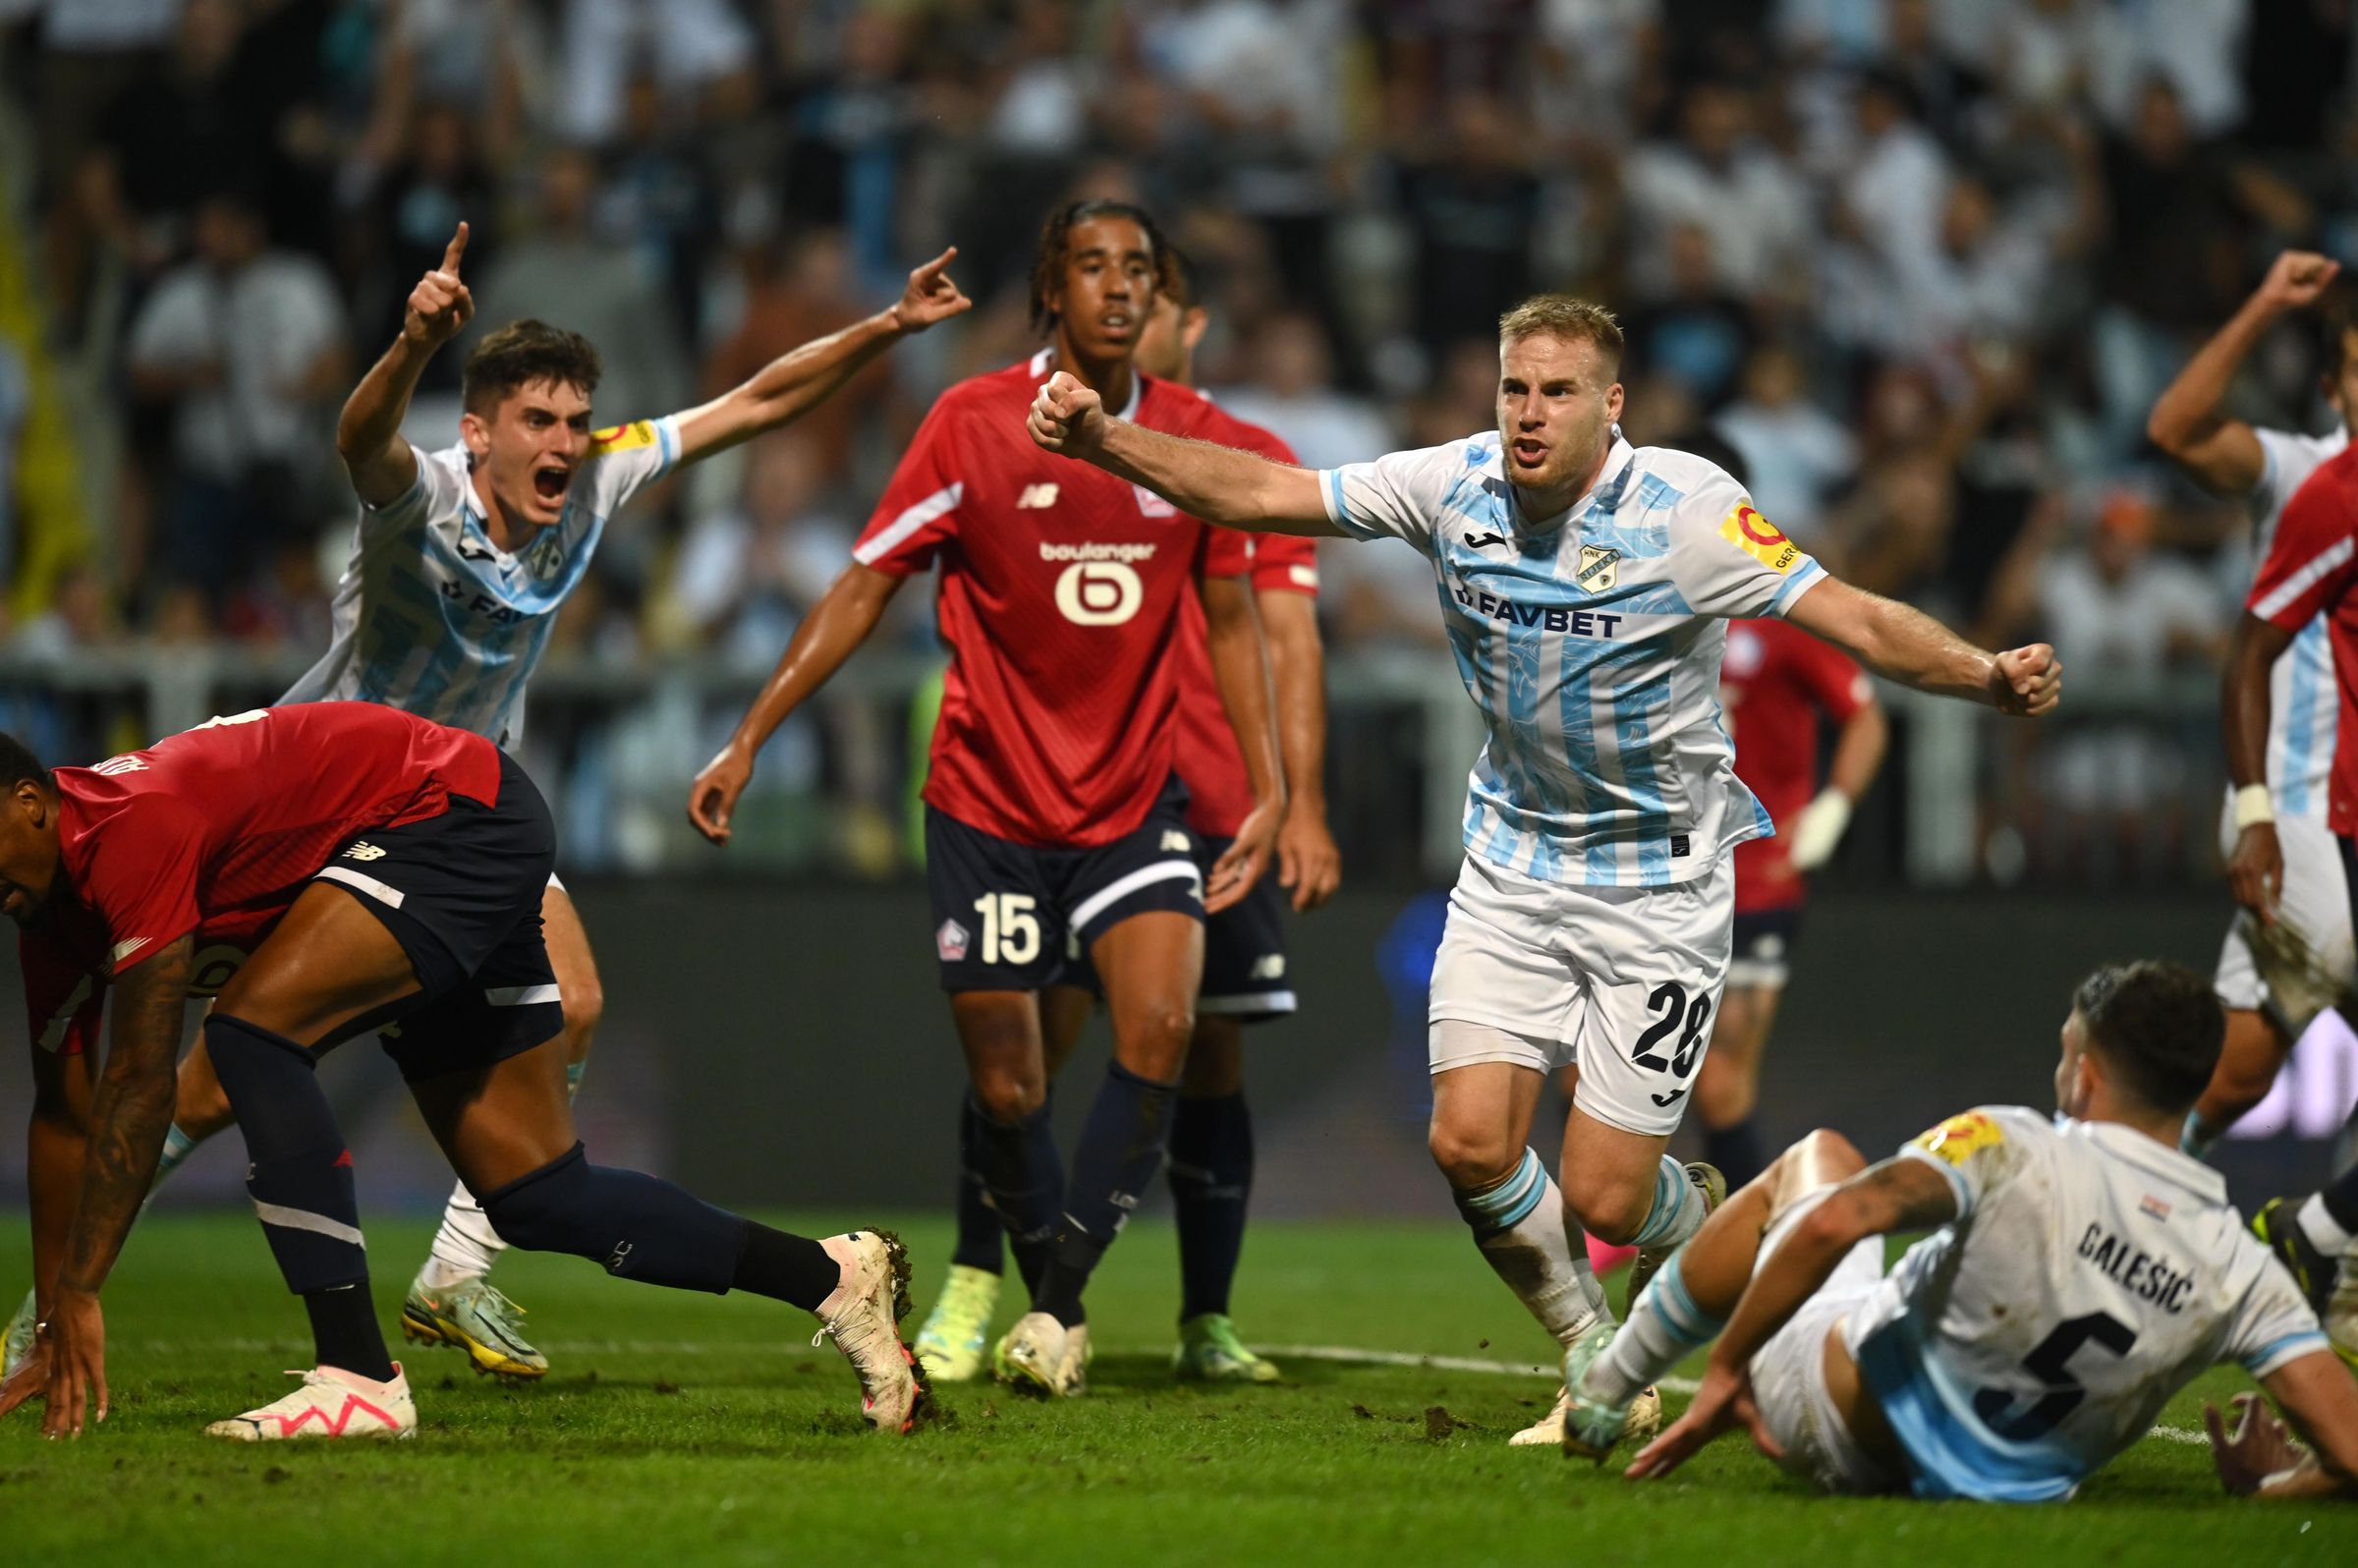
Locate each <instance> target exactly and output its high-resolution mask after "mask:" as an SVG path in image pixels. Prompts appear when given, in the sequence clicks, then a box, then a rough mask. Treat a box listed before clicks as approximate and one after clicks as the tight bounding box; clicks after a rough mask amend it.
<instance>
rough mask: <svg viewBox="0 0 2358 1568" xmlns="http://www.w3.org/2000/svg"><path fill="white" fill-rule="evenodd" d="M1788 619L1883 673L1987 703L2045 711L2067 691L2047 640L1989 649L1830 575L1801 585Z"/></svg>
mask: <svg viewBox="0 0 2358 1568" xmlns="http://www.w3.org/2000/svg"><path fill="white" fill-rule="evenodd" d="M1785 619H1786V620H1788V621H1790V622H1792V623H1793V624H1794V625H1795V626H1798V627H1800V628H1801V629H1802V630H1803V631H1805V632H1807V633H1809V634H1810V635H1811V636H1812V637H1816V638H1822V639H1824V640H1825V641H1826V642H1828V643H1831V644H1834V646H1836V647H1838V648H1840V649H1842V650H1843V651H1844V652H1845V653H1848V654H1849V655H1850V656H1851V657H1852V658H1855V659H1857V660H1858V661H1859V662H1860V663H1861V664H1864V665H1866V666H1867V667H1868V668H1869V669H1871V670H1873V671H1875V673H1876V674H1878V675H1881V676H1883V677H1885V678H1886V679H1888V680H1894V681H1897V682H1899V683H1900V684H1901V685H1903V686H1912V687H1914V688H1916V689H1917V690H1918V691H1920V692H1931V693H1933V694H1935V695H1936V696H1938V697H1961V698H1965V699H1967V700H1971V701H1976V702H1987V703H1989V704H1990V705H1991V706H1992V707H1994V708H1996V709H1997V710H1998V711H1999V712H2001V713H2010V714H2013V715H2015V716H2016V717H2020V718H2039V717H2042V716H2043V715H2045V714H2047V713H2049V712H2051V711H2053V709H2054V706H2055V704H2056V703H2057V702H2058V701H2060V700H2062V696H2063V667H2062V665H2060V664H2058V663H2057V662H2055V650H2054V649H2053V648H2051V647H2049V646H2048V644H2045V643H2033V644H2030V645H2029V646H2027V647H2018V648H2011V649H2008V650H2007V651H2006V652H2003V653H1989V652H1985V651H1983V650H1982V649H1981V648H1978V647H1975V646H1974V645H1973V644H1971V643H1968V642H1966V641H1965V640H1964V639H1963V638H1961V637H1959V636H1957V634H1956V633H1954V632H1952V631H1950V630H1949V629H1948V628H1947V627H1945V626H1942V625H1941V624H1940V623H1939V622H1938V621H1936V620H1934V619H1933V618H1932V617H1931V616H1929V615H1927V614H1925V613H1924V612H1923V611H1921V610H1917V609H1913V608H1911V607H1909V606H1908V605H1905V604H1902V603H1900V602H1898V601H1897V600H1895V599H1887V598H1884V597H1883V596H1882V595H1881V594H1879V593H1870V592H1868V591H1867V590H1866V589H1864V588H1853V587H1851V586H1850V585H1849V584H1848V583H1844V582H1840V581H1838V580H1836V579H1834V578H1830V577H1829V578H1827V579H1825V581H1824V582H1822V583H1818V584H1815V585H1813V586H1811V587H1809V588H1805V589H1804V590H1803V591H1802V594H1801V597H1799V598H1797V599H1795V600H1794V601H1793V607H1792V608H1791V609H1789V610H1787V611H1786V612H1785Z"/></svg>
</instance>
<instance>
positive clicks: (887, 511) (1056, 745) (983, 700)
mask: <svg viewBox="0 0 2358 1568" xmlns="http://www.w3.org/2000/svg"><path fill="white" fill-rule="evenodd" d="M1047 374H1048V370H1047V356H1046V354H1045V353H1044V351H1043V352H1042V353H1041V354H1039V355H1036V356H1034V357H1033V358H1032V359H1031V360H1030V361H1027V362H1025V363H1024V364H1013V365H1010V366H1008V367H1007V368H1006V369H1004V370H997V371H994V372H992V373H991V374H988V375H979V376H976V377H974V378H972V379H971V380H966V381H961V382H959V383H958V384H957V385H956V386H953V387H951V388H950V389H949V390H948V391H946V392H944V393H943V394H942V395H941V397H940V399H939V400H938V401H936V402H935V403H934V405H933V410H932V412H931V413H930V414H928V415H926V422H925V423H924V424H922V425H920V426H919V427H918V431H917V436H916V439H914V440H913V441H912V442H911V443H910V445H909V450H908V451H907V452H906V453H905V454H903V456H902V458H901V462H900V467H899V468H897V469H896V470H894V471H893V476H892V482H891V483H890V484H889V485H887V486H886V487H885V490H884V497H883V499H882V500H881V501H880V502H879V503H878V504H877V506H876V510H875V515H874V516H873V517H871V518H870V520H869V524H868V529H867V531H866V532H864V533H862V534H861V536H860V543H859V546H858V547H857V548H856V549H855V550H854V551H853V555H854V558H855V559H857V560H859V561H861V562H863V563H865V564H866V565H869V566H872V567H874V568H875V569H876V570H877V571H879V572H889V573H892V574H894V575H895V576H902V577H905V576H908V575H909V574H911V573H914V572H920V571H923V570H925V569H926V567H927V566H929V565H931V564H932V563H933V561H934V560H935V559H936V558H937V557H938V558H939V560H940V563H941V590H940V594H939V597H938V599H937V600H936V602H935V607H934V613H935V615H936V617H937V618H938V621H939V624H940V627H941V639H942V641H943V642H944V643H946V644H949V648H950V667H949V671H948V673H947V674H946V675H945V676H944V678H943V682H942V694H941V716H940V717H939V718H938V719H937V720H935V722H934V725H933V749H932V761H931V765H930V771H929V772H928V774H927V776H926V791H925V795H926V801H927V802H928V803H929V804H931V805H932V806H933V807H934V808H935V809H936V810H938V811H941V812H946V813H947V814H948V815H950V816H953V817H956V818H957V819H958V820H959V821H961V822H964V823H966V824H967V825H968V826H970V827H976V828H980V829H982V830H983V832H985V833H990V834H993V835H995V836H997V837H999V838H1005V839H1013V840H1015V841H1016V842H1018V843H1024V844H1040V845H1080V846H1086V845H1094V844H1105V843H1110V842H1111V841H1113V840H1114V839H1117V838H1120V837H1121V836H1122V835H1123V834H1125V833H1127V832H1129V831H1131V830H1132V829H1133V828H1135V827H1137V826H1138V824H1139V823H1140V822H1142V821H1144V820H1145V819H1146V815H1147V812H1149V811H1150V810H1151V808H1152V807H1153V804H1154V801H1155V799H1156V797H1157V796H1159V795H1160V794H1161V792H1162V788H1163V785H1164V782H1165V781H1166V780H1167V779H1168V778H1169V777H1170V774H1171V768H1172V765H1173V761H1174V754H1175V750H1176V746H1175V743H1176V738H1177V735H1178V725H1177V723H1176V714H1177V710H1178V704H1179V661H1178V659H1177V657H1176V656H1175V654H1176V650H1177V647H1178V644H1180V643H1181V641H1182V639H1183V635H1184V634H1183V631H1182V628H1183V627H1184V625H1185V616H1186V613H1187V606H1188V605H1190V604H1191V603H1194V602H1195V599H1196V593H1195V580H1196V577H1197V575H1198V574H1199V573H1202V574H1205V575H1207V576H1213V577H1238V576H1242V575H1243V574H1244V573H1245V572H1246V570H1247V569H1248V568H1249V567H1250V565H1251V560H1250V557H1249V556H1248V555H1247V553H1246V547H1245V543H1244V539H1243V536H1242V535H1241V534H1237V533H1233V532H1229V531H1227V530H1225V529H1207V528H1206V527H1205V526H1204V525H1203V524H1202V523H1199V522H1197V521H1196V520H1195V519H1194V518H1192V517H1189V516H1187V515H1186V514H1184V513H1182V512H1180V511H1178V510H1176V509H1175V508H1173V507H1172V506H1171V505H1170V503H1168V502H1167V501H1164V500H1163V499H1162V498H1161V497H1160V496H1157V495H1155V494H1153V493H1151V491H1148V490H1143V489H1140V488H1138V487H1137V486H1136V485H1133V484H1131V483H1129V482H1128V481H1127V480H1124V479H1118V478H1115V477H1114V476H1112V475H1110V474H1107V473H1106V472H1105V471H1104V470H1102V469H1097V468H1093V467H1091V466H1090V465H1089V464H1086V463H1076V462H1074V461H1073V460H1071V459H1070V458H1061V457H1058V456H1056V455H1055V454H1054V453H1052V452H1044V451H1042V450H1040V449H1039V447H1037V446H1035V445H1034V444H1033V442H1032V437H1031V435H1030V434H1029V433H1028V432H1027V431H1026V429H1025V427H1024V425H1025V419H1026V416H1027V414H1028V413H1029V411H1030V409H1031V406H1032V399H1033V397H1034V396H1035V395H1036V394H1037V393H1038V391H1039V383H1040V381H1041V380H1042V379H1044V378H1045V377H1046V375H1047ZM1123 417H1124V418H1125V419H1129V420H1135V421H1137V422H1138V423H1140V424H1143V425H1145V426H1146V427H1148V428H1149V429H1152V430H1165V431H1168V432H1170V433H1171V434H1173V435H1184V436H1203V435H1206V434H1207V433H1208V432H1209V431H1210V430H1211V429H1212V428H1213V427H1214V420H1213V414H1212V408H1211V405H1210V404H1208V403H1207V402H1206V401H1205V400H1204V399H1203V398H1201V397H1199V396H1197V395H1196V394H1195V393H1193V392H1191V391H1189V390H1188V389H1187V388H1185V387H1182V386H1177V385H1174V384H1172V383H1170V382H1168V381H1157V380H1154V379H1153V378H1151V377H1150V376H1144V375H1141V376H1137V377H1135V394H1134V397H1133V401H1132V403H1131V406H1130V407H1129V408H1128V409H1126V410H1124V411H1123ZM1196 613H1197V614H1198V615H1199V616H1200V615H1201V613H1202V611H1201V607H1200V606H1199V607H1198V609H1197V612H1196ZM1199 641H1200V638H1199Z"/></svg>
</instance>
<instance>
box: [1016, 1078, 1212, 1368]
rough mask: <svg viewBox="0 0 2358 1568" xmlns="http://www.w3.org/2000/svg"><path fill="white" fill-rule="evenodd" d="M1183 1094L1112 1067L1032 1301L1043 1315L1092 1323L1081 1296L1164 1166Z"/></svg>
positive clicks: (1084, 1135) (1086, 1128) (1084, 1133)
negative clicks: (1175, 1102)
mask: <svg viewBox="0 0 2358 1568" xmlns="http://www.w3.org/2000/svg"><path fill="white" fill-rule="evenodd" d="M1176 1090H1177V1086H1175V1085H1172V1084H1157V1083H1155V1082H1154V1081H1153V1080H1151V1079H1147V1078H1141V1077H1139V1076H1138V1075H1137V1074H1136V1073H1134V1072H1132V1071H1130V1070H1129V1069H1128V1068H1126V1067H1124V1066H1123V1065H1122V1064H1121V1063H1120V1062H1110V1063H1108V1064H1107V1065H1106V1068H1105V1084H1104V1087H1103V1088H1101V1089H1099V1090H1098V1091H1097V1097H1096V1100H1095V1103H1094V1104H1092V1105H1091V1106H1090V1107H1089V1120H1088V1121H1087V1122H1086V1123H1084V1124H1083V1125H1082V1128H1081V1143H1080V1147H1079V1148H1075V1149H1074V1150H1073V1180H1072V1185H1071V1186H1070V1187H1069V1188H1067V1189H1066V1192H1065V1200H1064V1213H1063V1215H1062V1216H1061V1217H1060V1218H1059V1219H1058V1221H1057V1224H1056V1241H1055V1245H1054V1247H1053V1249H1052V1250H1051V1251H1050V1253H1049V1254H1048V1267H1047V1272H1046V1273H1045V1274H1044V1275H1043V1276H1041V1279H1040V1282H1039V1290H1038V1291H1036V1292H1035V1293H1034V1294H1033V1298H1032V1305H1033V1307H1034V1308H1035V1309H1036V1310H1037V1311H1039V1312H1043V1313H1046V1314H1048V1315H1049V1316H1052V1317H1054V1318H1055V1319H1056V1320H1057V1321H1058V1322H1060V1323H1063V1324H1065V1325H1066V1326H1067V1327H1071V1326H1072V1325H1074V1324H1077V1323H1082V1322H1086V1321H1087V1320H1088V1315H1087V1314H1086V1313H1084V1312H1083V1311H1082V1310H1081V1292H1082V1291H1083V1290H1084V1289H1085V1288H1087V1286H1088V1284H1089V1276H1090V1275H1091V1273H1093V1272H1094V1271H1095V1269H1096V1266H1097V1260H1099V1259H1101V1258H1103V1257H1104V1256H1105V1249H1106V1248H1108V1247H1110V1246H1112V1245H1113V1238H1114V1236H1115V1234H1116V1233H1118V1232H1119V1231H1120V1230H1121V1228H1122V1224H1123V1222H1124V1221H1125V1220H1127V1219H1128V1218H1129V1217H1130V1214H1131V1211H1132V1210H1133V1209H1135V1208H1137V1207H1138V1201H1139V1199H1140V1197H1141V1196H1142V1195H1144V1194H1145V1192H1146V1190H1147V1185H1148V1184H1149V1183H1150V1182H1151V1181H1153V1179H1154V1169H1155V1167H1156V1166H1158V1165H1160V1164H1161V1163H1162V1150H1163V1146H1164V1144H1165V1143H1167V1142H1168V1141H1169V1139H1170V1134H1171V1102H1172V1101H1173V1100H1174V1099H1175V1098H1177V1097H1178V1096H1177V1092H1176Z"/></svg>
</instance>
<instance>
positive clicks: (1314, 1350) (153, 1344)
mask: <svg viewBox="0 0 2358 1568" xmlns="http://www.w3.org/2000/svg"><path fill="white" fill-rule="evenodd" d="M140 1348H141V1349H144V1350H148V1351H153V1352H157V1353H161V1354H166V1355H169V1354H171V1353H173V1352H176V1351H189V1350H227V1351H237V1352H244V1353H247V1354H258V1353H261V1352H264V1351H268V1352H271V1353H273V1354H276V1353H280V1352H284V1351H290V1350H300V1349H301V1348H302V1346H301V1345H300V1344H299V1343H298V1342H297V1341H295V1340H292V1339H204V1340H189V1339H150V1340H147V1341H145V1342H144V1343H143V1344H142V1345H141V1347H140ZM545 1348H546V1349H547V1350H548V1351H550V1352H552V1353H554V1354H558V1355H580V1356H809V1355H813V1354H814V1352H813V1351H812V1349H811V1348H810V1347H809V1346H808V1345H804V1344H802V1343H800V1342H796V1341H779V1340H754V1341H750V1342H748V1343H744V1344H728V1343H713V1342H708V1341H702V1340H693V1339H564V1340H554V1341H550V1342H548V1344H547V1345H546V1347H545ZM1101 1348H1104V1349H1106V1350H1108V1351H1109V1352H1110V1353H1111V1354H1113V1355H1117V1356H1119V1355H1139V1356H1155V1355H1161V1354H1162V1353H1163V1352H1164V1351H1165V1350H1167V1349H1168V1348H1169V1347H1167V1346H1164V1345H1143V1346H1107V1347H1101ZM1262 1350H1263V1354H1265V1355H1268V1356H1272V1357H1278V1358H1284V1357H1292V1358H1293V1359H1294V1360H1296V1361H1332V1362H1344V1363H1350V1364H1355V1365H1358V1366H1363V1367H1406V1368H1412V1369H1414V1368H1429V1369H1431V1370H1432V1371H1433V1372H1480V1373H1484V1374H1487V1375H1490V1376H1498V1377H1553V1376H1555V1375H1556V1372H1557V1369H1555V1368H1553V1367H1544V1366H1542V1365H1540V1364H1539V1363H1537V1362H1529V1361H1496V1360H1492V1359H1490V1358H1488V1357H1485V1356H1427V1355H1418V1354H1417V1353H1415V1352H1413V1351H1405V1350H1366V1349H1362V1348H1360V1347H1359V1346H1356V1345H1263V1347H1262ZM1660 1386H1661V1387H1662V1388H1664V1389H1667V1390H1668V1391H1669V1392H1671V1393H1674V1394H1692V1393H1693V1392H1695V1390H1696V1388H1697V1387H1698V1386H1699V1385H1698V1384H1697V1383H1696V1381H1695V1379H1694V1378H1692V1377H1665V1378H1663V1379H1662V1380H1661V1384H1660ZM2148 1435H2149V1436H2154V1437H2159V1438H2161V1440H2162V1441H2164V1442H2173V1443H2194V1444H2199V1445H2208V1444H2209V1442H2210V1441H2211V1439H2210V1438H2208V1437H2206V1436H2204V1435H2203V1434H2202V1433H2201V1432H2199V1431H2189V1430H2188V1429H2187V1428H2183V1427H2156V1428H2153V1429H2152V1430H2151V1431H2150V1432H2149V1433H2148Z"/></svg>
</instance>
